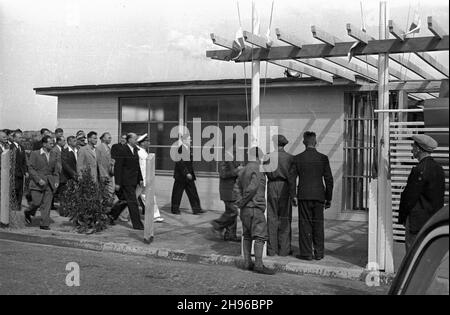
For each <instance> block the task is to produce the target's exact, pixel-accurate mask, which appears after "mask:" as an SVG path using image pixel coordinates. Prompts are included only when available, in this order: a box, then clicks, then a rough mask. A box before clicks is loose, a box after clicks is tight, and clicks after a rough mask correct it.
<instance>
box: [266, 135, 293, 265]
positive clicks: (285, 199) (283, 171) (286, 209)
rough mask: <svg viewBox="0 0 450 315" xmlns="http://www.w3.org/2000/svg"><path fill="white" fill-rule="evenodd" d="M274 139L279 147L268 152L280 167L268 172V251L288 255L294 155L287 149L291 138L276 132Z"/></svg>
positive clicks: (277, 166) (276, 146)
mask: <svg viewBox="0 0 450 315" xmlns="http://www.w3.org/2000/svg"><path fill="white" fill-rule="evenodd" d="M272 140H273V143H274V145H275V148H276V150H275V151H274V152H272V153H270V154H269V155H268V159H269V161H268V162H269V163H268V164H269V165H270V162H271V161H273V162H275V161H276V162H277V165H276V169H274V170H267V172H266V176H267V180H268V183H267V227H268V232H269V241H268V244H267V255H269V256H275V255H279V256H287V255H289V253H290V252H291V222H292V205H291V199H290V196H289V195H290V187H291V185H292V183H291V178H290V171H291V167H292V163H293V158H294V157H293V156H292V155H291V154H289V153H287V152H286V151H285V150H284V147H285V146H286V145H287V144H288V140H287V139H286V138H285V137H284V136H283V135H278V136H274V137H273V139H272ZM294 185H295V183H294ZM292 197H295V195H293V196H292Z"/></svg>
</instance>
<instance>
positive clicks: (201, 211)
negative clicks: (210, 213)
mask: <svg viewBox="0 0 450 315" xmlns="http://www.w3.org/2000/svg"><path fill="white" fill-rule="evenodd" d="M205 212H206V211H203V210H199V211H195V212H194V213H193V214H194V215H200V214H203V213H205Z"/></svg>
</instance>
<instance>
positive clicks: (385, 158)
mask: <svg viewBox="0 0 450 315" xmlns="http://www.w3.org/2000/svg"><path fill="white" fill-rule="evenodd" d="M379 32H380V39H387V37H388V34H389V32H388V30H387V8H386V2H385V1H381V2H380V26H379ZM378 109H389V54H380V55H379V56H378ZM378 139H379V149H378V189H377V195H378V197H377V205H378V233H377V234H378V237H377V241H378V246H377V247H378V250H377V258H378V261H377V263H378V265H379V269H380V270H384V271H386V272H393V271H394V270H393V269H394V268H393V253H392V251H393V244H392V243H393V237H392V233H393V232H392V206H391V190H390V187H391V184H390V176H389V114H388V113H380V115H379V117H378Z"/></svg>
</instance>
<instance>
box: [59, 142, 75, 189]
mask: <svg viewBox="0 0 450 315" xmlns="http://www.w3.org/2000/svg"><path fill="white" fill-rule="evenodd" d="M61 166H62V171H61V183H62V184H65V183H67V182H68V181H69V180H73V179H77V159H76V157H75V152H73V151H70V150H69V149H68V148H66V149H64V150H63V151H62V152H61Z"/></svg>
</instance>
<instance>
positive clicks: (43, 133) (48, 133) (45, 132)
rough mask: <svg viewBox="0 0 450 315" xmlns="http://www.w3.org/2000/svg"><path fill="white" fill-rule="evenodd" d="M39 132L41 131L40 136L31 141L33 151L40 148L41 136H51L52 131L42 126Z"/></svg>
mask: <svg viewBox="0 0 450 315" xmlns="http://www.w3.org/2000/svg"><path fill="white" fill-rule="evenodd" d="M40 133H41V138H40V139H38V140H36V141H34V142H33V145H32V148H33V151H36V150H40V149H41V148H42V138H43V137H45V136H50V137H51V136H52V132H51V131H50V130H49V129H47V128H42V129H41V132H40Z"/></svg>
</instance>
